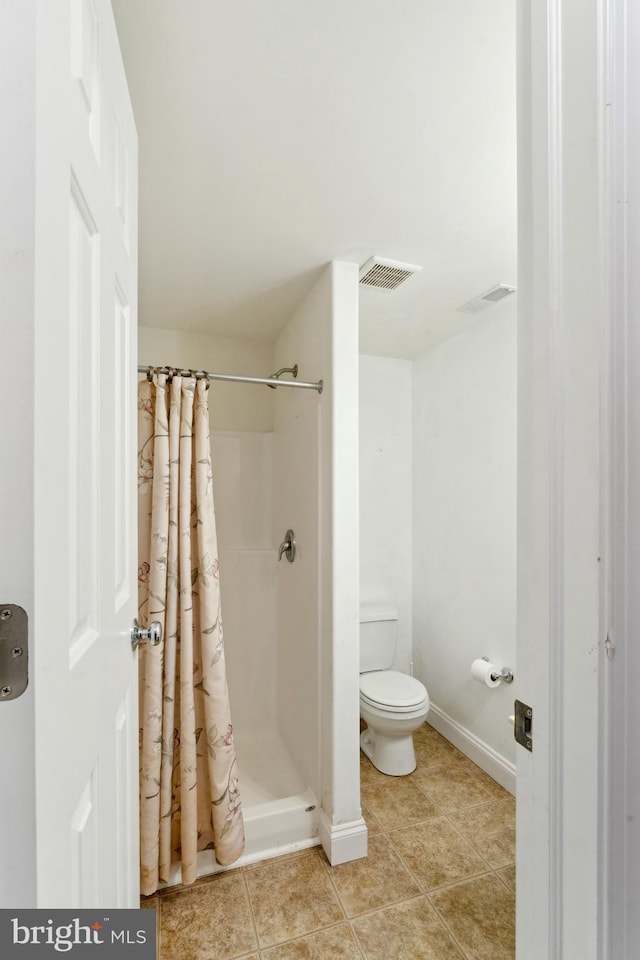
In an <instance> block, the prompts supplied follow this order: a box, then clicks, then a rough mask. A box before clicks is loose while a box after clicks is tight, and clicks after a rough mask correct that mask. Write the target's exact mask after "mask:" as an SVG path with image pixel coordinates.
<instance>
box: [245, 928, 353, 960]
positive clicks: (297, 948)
mask: <svg viewBox="0 0 640 960" xmlns="http://www.w3.org/2000/svg"><path fill="white" fill-rule="evenodd" d="M262 960H361V955H360V951H359V950H358V946H357V944H356V941H355V937H354V935H353V933H352V931H351V928H350V927H349V925H348V924H347V923H341V924H339V925H338V926H337V927H329V929H327V930H320V931H318V933H311V934H309V936H307V937H302V938H301V939H299V940H290V941H289V942H288V943H281V944H279V945H278V946H277V947H270V948H269V949H268V950H263V952H262Z"/></svg>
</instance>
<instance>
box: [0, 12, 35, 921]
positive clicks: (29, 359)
mask: <svg viewBox="0 0 640 960" xmlns="http://www.w3.org/2000/svg"><path fill="white" fill-rule="evenodd" d="M35 6H36V5H35V2H34V0H8V2H4V3H2V4H1V5H0V173H1V175H0V209H1V210H2V216H1V217H0V298H1V299H0V324H1V325H2V327H1V337H2V340H1V345H0V352H1V354H2V357H3V359H4V374H3V379H4V383H5V391H6V392H5V402H4V403H3V404H2V405H1V406H0V436H1V437H2V461H1V463H0V529H1V530H2V541H1V544H2V545H1V547H0V584H1V595H0V601H2V602H5V603H16V604H18V605H19V606H22V607H24V608H25V610H26V611H27V613H28V615H29V621H30V622H29V630H30V640H29V643H30V644H32V643H33V628H34V623H33V545H32V544H33V381H32V376H31V373H32V371H33V325H34V316H33V290H34V259H33V251H34V191H35ZM32 652H33V651H32ZM31 663H33V659H32V660H31ZM33 710H34V700H33V680H31V682H30V685H29V687H28V688H27V690H26V692H25V693H24V694H23V695H22V696H21V697H19V698H18V699H16V700H11V701H6V702H3V703H0V742H1V743H2V762H1V763H0V797H1V798H2V800H1V801H0V803H1V806H0V851H1V855H0V907H6V908H9V907H23V908H24V907H29V906H35V899H36V859H35V779H34V767H33V756H34V714H33Z"/></svg>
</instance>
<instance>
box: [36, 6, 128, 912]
mask: <svg viewBox="0 0 640 960" xmlns="http://www.w3.org/2000/svg"><path fill="white" fill-rule="evenodd" d="M38 56H39V67H40V69H39V75H38V81H37V120H36V122H37V144H36V165H37V190H36V313H35V372H36V376H35V421H36V424H35V438H36V443H35V451H36V452H35V461H36V464H35V618H34V627H35V636H34V643H35V657H34V661H35V663H34V665H35V683H36V834H37V851H38V865H37V876H38V905H39V906H61V907H70V906H77V907H87V906H98V905H99V906H101V907H105V908H106V907H132V906H136V905H137V903H138V890H139V887H138V858H137V847H138V836H137V831H138V826H137V767H138V764H137V725H138V724H137V657H136V655H135V654H134V653H133V652H132V650H131V645H130V642H129V631H130V627H131V623H132V620H133V618H134V616H135V614H136V606H137V604H136V589H135V588H136V581H135V563H134V557H135V553H134V551H135V539H136V538H135V525H136V523H137V514H136V502H135V483H136V481H135V477H136V468H135V464H136V459H135V433H134V423H135V420H134V416H135V412H136V411H135V408H134V403H133V398H134V389H135V378H136V368H137V352H136V323H137V314H136V298H137V268H136V256H137V252H136V242H137V231H136V229H135V219H136V216H137V195H136V183H137V138H136V132H135V126H134V122H133V115H132V111H131V105H130V102H129V97H128V92H127V87H126V80H125V76H124V69H123V66H122V61H121V57H120V50H119V46H118V40H117V34H116V30H115V24H114V21H113V14H112V10H111V5H110V3H109V2H108V0H65V2H57V3H55V4H51V3H49V2H41V3H40V5H39V8H38Z"/></svg>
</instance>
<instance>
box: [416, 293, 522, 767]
mask: <svg viewBox="0 0 640 960" xmlns="http://www.w3.org/2000/svg"><path fill="white" fill-rule="evenodd" d="M516 333H517V330H516V319H515V305H507V304H505V305H502V306H501V307H496V308H494V310H493V311H492V313H491V315H490V316H488V317H485V318H483V317H479V318H478V320H477V322H476V324H475V325H474V326H473V327H471V328H470V329H469V330H467V331H466V332H464V333H462V334H460V335H458V336H457V337H454V338H452V339H450V340H447V341H445V342H444V343H442V344H441V345H439V346H438V347H436V348H434V349H433V350H430V351H428V352H427V353H425V354H423V355H422V356H421V357H419V358H418V360H417V361H416V363H415V370H414V407H413V437H414V447H413V452H414V474H413V476H414V487H413V505H414V509H413V516H414V551H413V555H414V577H413V589H414V603H413V610H414V620H413V635H414V657H415V674H416V676H417V677H418V678H419V679H420V680H421V681H422V682H423V683H424V684H425V685H426V687H427V689H428V691H429V695H430V697H431V700H432V712H431V717H430V720H432V721H433V722H434V725H436V726H440V728H441V729H442V726H441V725H439V724H438V720H440V721H444V722H445V730H444V731H443V732H447V734H448V735H449V734H450V733H451V732H452V731H455V730H456V728H458V732H459V733H462V734H463V735H464V736H467V737H468V738H470V742H473V740H476V741H480V743H481V744H483V745H486V747H487V748H488V750H489V752H493V754H494V755H495V759H496V760H497V761H498V762H500V761H502V762H503V763H504V767H505V770H508V769H509V767H511V770H513V767H512V766H511V765H512V764H513V761H514V758H515V744H514V740H513V728H512V726H511V725H510V724H509V723H508V722H507V717H508V716H509V715H510V714H512V713H513V700H514V696H517V665H516V664H515V663H514V658H515V586H516V580H515V575H516V567H515V559H516V412H517V411H516V406H517V400H516V371H517V359H516ZM482 656H488V657H489V658H490V660H492V661H493V662H495V663H496V664H497V665H498V666H500V667H502V666H503V665H507V666H510V667H512V668H514V669H515V670H516V682H514V683H513V684H511V685H506V684H502V685H501V686H500V687H499V688H497V689H489V688H487V687H485V686H483V685H481V684H479V683H478V682H477V681H473V680H471V678H470V675H469V668H470V665H471V662H472V661H473V660H474V659H475V658H476V657H482ZM446 725H448V726H446ZM466 745H467V746H469V743H467V744H466ZM474 759H476V758H475V757H474ZM492 772H494V775H495V771H493V770H492Z"/></svg>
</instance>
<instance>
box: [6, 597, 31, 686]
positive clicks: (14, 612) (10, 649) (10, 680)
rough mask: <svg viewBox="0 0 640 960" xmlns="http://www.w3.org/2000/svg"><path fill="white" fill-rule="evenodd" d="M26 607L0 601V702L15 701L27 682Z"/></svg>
mask: <svg viewBox="0 0 640 960" xmlns="http://www.w3.org/2000/svg"><path fill="white" fill-rule="evenodd" d="M28 637H29V620H28V617H27V613H26V610H23V609H22V607H19V606H18V605H17V604H15V603H0V703H2V701H3V700H15V699H16V698H17V697H19V696H21V695H22V694H23V693H24V692H25V690H26V689H27V684H28V683H29V657H28V653H29V651H28V646H27V641H28Z"/></svg>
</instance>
